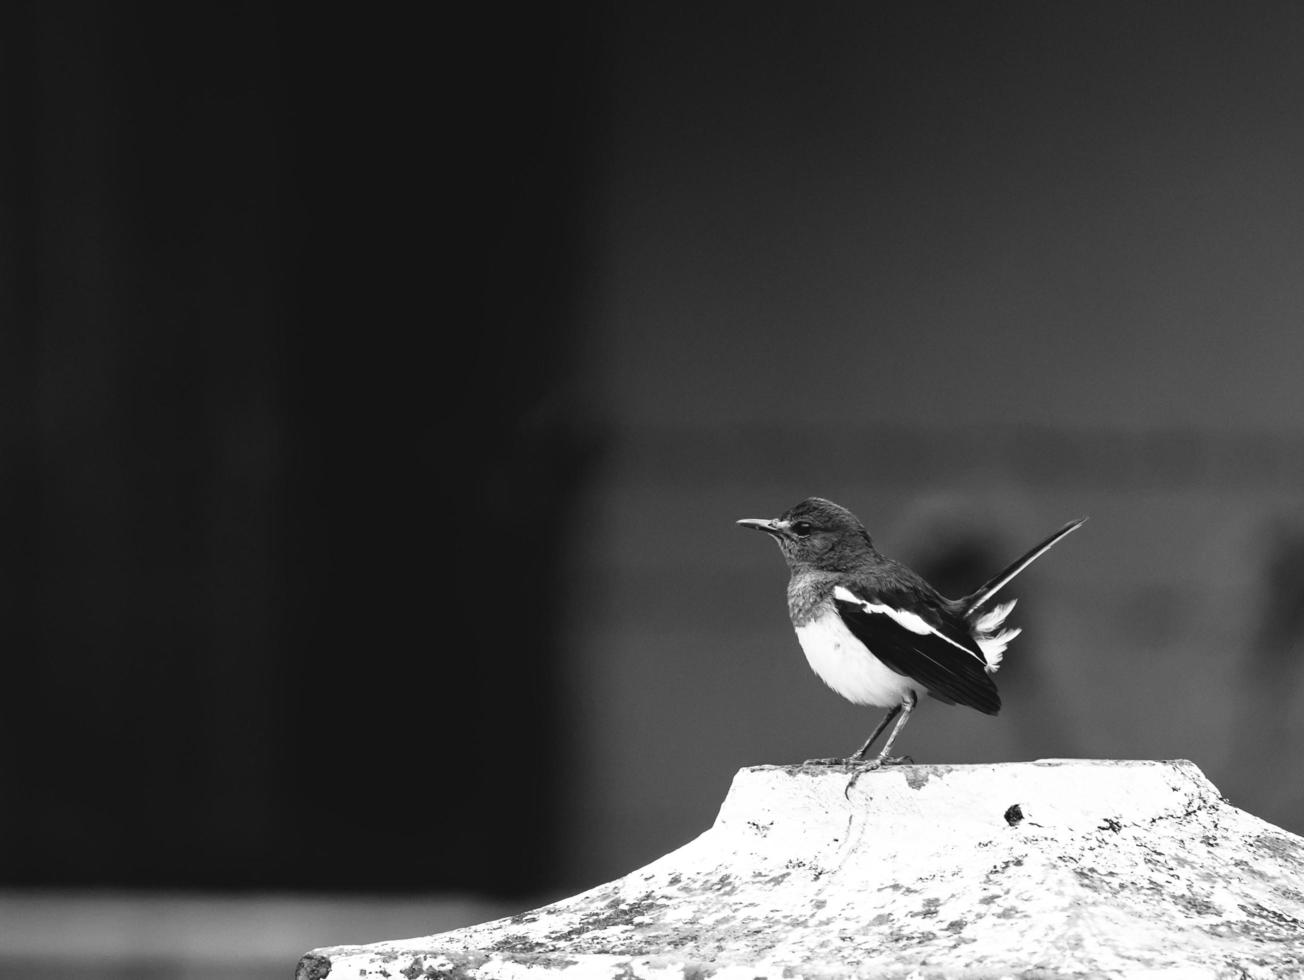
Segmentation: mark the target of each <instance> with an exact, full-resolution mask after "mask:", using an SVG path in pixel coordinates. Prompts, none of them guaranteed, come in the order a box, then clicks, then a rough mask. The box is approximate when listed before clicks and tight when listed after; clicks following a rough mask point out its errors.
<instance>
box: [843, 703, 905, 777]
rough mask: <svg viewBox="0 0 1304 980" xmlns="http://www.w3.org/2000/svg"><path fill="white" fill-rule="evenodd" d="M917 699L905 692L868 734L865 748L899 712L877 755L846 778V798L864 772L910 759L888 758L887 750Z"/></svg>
mask: <svg viewBox="0 0 1304 980" xmlns="http://www.w3.org/2000/svg"><path fill="white" fill-rule="evenodd" d="M918 700H919V698H918V697H917V696H916V694H915V692H914V691H909V692H907V694H906V698H905V700H904V701H902V702H901V704H900V705H898V706H897V707H896V708H894V709H893V710H892V711H891V712H889V713H888V716H887V717H886V718H884V719H883V724H882V725H880V726H879V728H878V731H876V732H874V734H873V735H871V736H870V739H869V742H867V743H866V744H865V748H866V749H867V748H869V745H870V743H872V742H873V741H874V739H876V738H878V733H879V731H882V730H883V729H884V728H885V727H887V723H888V722H889V721H891V720H892V719H893V718H894V717H896V714H897V713H898V712H900V714H901V717H900V718H899V719H897V723H896V727H895V728H893V729H892V733H891V734H890V735H888V737H887V742H886V743H885V744H884V745H883V750H882V751H881V752H879V754H878V757H877V758H874V759H871V760H870V761H869V762H864V763H861V764H860V765H859V766H857V768H856V771H855V772H853V773H852V774H851V778H850V779H849V780H847V787H846V789H844V790H843V791H842V795H843V796H846V797H847V798H848V799H850V796H851V787H852V786H854V785H856V780H857V779H859V778H860V777H861V776H862V775H863V774H864V773H867V772H873V771H874V770H875V769H878V768H880V767H882V766H885V765H893V764H895V763H898V762H908V761H911V760H909V759H907V758H905V757H902V758H899V759H892V758H889V757H888V752H890V751H891V750H892V743H893V742H895V741H896V737H897V735H899V734H900V733H901V729H903V728H905V727H906V722H907V721H909V720H910V712H912V711H914V709H915V703H916V702H917V701H918ZM861 752H862V753H863V752H864V749H861Z"/></svg>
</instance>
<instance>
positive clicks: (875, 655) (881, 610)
mask: <svg viewBox="0 0 1304 980" xmlns="http://www.w3.org/2000/svg"><path fill="white" fill-rule="evenodd" d="M1086 520H1087V518H1086V517H1080V518H1078V519H1077V520H1073V521H1069V523H1067V524H1065V525H1064V526H1063V527H1062V528H1060V529H1059V530H1058V531H1056V532H1055V533H1054V534H1052V535H1050V536H1049V537H1048V538H1046V539H1045V540H1044V541H1042V542H1041V543H1039V544H1038V545H1036V546H1035V547H1033V548H1031V549H1030V550H1029V551H1027V552H1026V553H1024V554H1023V555H1022V556H1021V557H1019V558H1018V559H1017V560H1015V561H1014V562H1012V563H1010V564H1009V565H1007V566H1006V567H1005V568H1004V569H1002V570H1001V571H1000V572H998V573H997V574H995V575H993V576H992V577H991V578H990V579H988V580H987V581H986V582H984V583H983V584H982V585H981V586H980V587H979V588H978V589H977V590H976V591H974V592H972V593H970V594H969V595H967V596H964V597H963V598H960V599H948V598H946V597H945V596H943V595H941V594H940V593H939V592H938V591H937V590H936V589H934V588H933V587H932V586H931V585H929V584H928V582H926V581H925V580H924V579H923V578H922V577H921V576H920V575H919V574H918V573H916V572H915V571H913V570H912V569H910V568H909V567H907V566H906V565H903V564H902V563H900V562H898V561H894V560H893V559H891V558H887V557H885V556H884V555H882V554H880V553H879V551H878V549H877V548H875V547H874V542H873V540H872V539H871V538H870V535H869V532H868V531H867V530H865V525H864V524H862V523H861V522H860V519H859V518H857V517H856V515H855V514H853V513H852V512H851V511H849V510H847V508H845V507H842V506H841V505H839V504H835V503H834V502H833V501H831V500H825V499H824V498H823V497H808V498H806V499H805V500H803V501H801V503H799V504H796V505H795V506H793V507H791V508H789V509H788V510H787V511H786V512H785V513H784V514H783V515H782V516H781V517H777V518H773V519H760V518H744V519H743V520H740V521H738V522H737V523H738V524H739V525H741V526H742V527H745V528H752V529H755V530H757V531H763V532H765V533H766V534H768V535H770V536H771V537H773V538H774V540H775V541H776V542H778V545H779V550H780V551H782V552H783V557H784V559H785V560H786V561H787V563H788V569H789V572H790V577H789V580H788V615H789V617H790V618H791V620H792V625H793V628H794V629H795V630H796V632H797V640H798V642H799V643H800V644H801V648H802V651H803V652H804V653H805V654H806V660H807V662H808V663H809V664H810V667H811V669H812V670H814V672H815V673H816V675H817V676H818V677H819V678H820V680H822V681H823V682H824V683H825V684H827V685H828V686H829V687H830V688H832V689H833V691H835V692H836V693H838V694H840V695H842V697H844V698H846V699H847V700H848V701H850V702H852V703H853V704H857V705H864V706H869V707H878V708H886V709H887V715H886V716H885V717H884V718H883V720H882V721H881V722H880V723H879V725H878V727H876V728H875V729H874V731H873V732H872V733H871V734H870V736H869V738H868V739H866V740H865V744H864V745H862V746H861V747H860V748H859V750H857V751H856V752H855V753H853V754H852V755H851V756H848V757H847V758H835V759H811V760H808V761H807V763H806V764H807V765H815V764H841V765H845V766H846V767H848V768H849V769H852V768H853V767H854V771H853V773H852V776H851V779H850V780H849V781H848V783H847V786H846V789H845V792H846V793H848V794H849V793H850V791H851V787H852V786H853V785H854V784H855V781H856V780H857V779H858V778H859V777H860V776H861V775H862V774H863V773H865V772H872V771H874V770H876V769H879V768H880V767H882V766H884V765H890V764H896V763H901V762H909V761H912V760H910V759H908V758H905V757H902V758H894V757H892V756H891V755H889V753H890V752H891V749H892V745H893V744H894V743H895V742H896V739H897V736H898V735H900V734H901V730H902V729H903V728H904V727H905V725H906V722H907V721H909V720H910V715H911V712H913V711H914V709H915V706H916V704H917V703H918V701H919V696H920V695H922V694H927V695H929V696H930V697H932V698H935V699H936V700H938V701H941V702H942V703H944V704H962V705H965V706H966V707H970V708H975V709H977V710H978V711H981V712H983V713H984V714H989V715H995V714H997V713H998V712H999V711H1000V710H1001V696H1000V694H999V693H998V691H997V689H996V684H995V682H994V681H993V680H992V674H994V673H995V672H996V670H997V668H998V667H1000V665H1001V659H1002V657H1003V656H1004V654H1005V649H1006V647H1007V646H1008V645H1009V644H1010V641H1012V640H1013V639H1014V638H1015V637H1016V636H1018V635H1019V633H1020V632H1022V631H1021V630H1019V629H1010V628H1008V627H1006V626H1005V620H1006V618H1007V617H1008V616H1009V614H1010V611H1011V610H1012V609H1013V608H1014V604H1015V601H1016V600H1013V599H1011V600H1008V601H1006V602H1003V603H1000V604H996V605H993V604H992V599H993V597H994V596H995V595H996V593H997V592H999V591H1000V590H1001V589H1002V588H1004V587H1005V586H1006V585H1008V584H1009V582H1010V580H1011V579H1013V578H1014V577H1015V576H1016V575H1018V574H1019V573H1020V572H1022V571H1023V570H1024V569H1025V568H1027V567H1028V566H1029V565H1031V564H1032V563H1033V562H1034V561H1036V560H1037V559H1038V558H1040V557H1041V556H1042V555H1043V554H1045V553H1046V552H1047V551H1048V550H1049V549H1050V548H1052V547H1054V545H1056V544H1058V543H1059V542H1060V541H1061V540H1062V539H1063V538H1064V537H1066V536H1067V535H1069V534H1071V533H1072V532H1074V531H1076V530H1077V529H1078V528H1080V527H1081V526H1082V525H1083V524H1084V523H1085V522H1086ZM894 720H895V721H896V725H895V726H894V727H893V728H892V731H891V732H890V733H889V735H888V737H887V741H886V742H885V743H884V744H883V748H882V750H881V751H880V752H879V753H878V755H877V756H876V757H874V758H868V754H869V750H870V748H871V746H873V744H874V743H875V742H876V741H877V740H878V738H879V736H880V735H882V734H883V732H884V731H885V730H886V729H887V727H888V725H891V724H892V722H893V721H894Z"/></svg>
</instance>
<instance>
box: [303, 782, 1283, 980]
mask: <svg viewBox="0 0 1304 980" xmlns="http://www.w3.org/2000/svg"><path fill="white" fill-rule="evenodd" d="M846 782H847V777H846V775H845V773H844V772H842V771H841V770H840V769H827V768H817V767H811V768H805V767H800V766H789V767H779V766H758V767H755V768H751V769H743V770H741V771H740V772H739V773H738V774H737V776H736V777H735V778H734V783H733V787H732V788H731V789H730V791H729V795H728V797H727V799H726V800H725V802H724V805H723V807H722V808H721V810H720V815H719V817H718V818H717V819H716V822H715V826H713V827H712V828H711V829H710V830H708V831H707V832H706V833H704V834H702V835H701V836H700V837H698V838H697V839H696V840H694V841H692V842H691V843H689V844H687V845H685V846H684V847H681V848H679V849H678V850H676V851H672V852H671V853H669V854H667V855H666V856H665V857H663V858H661V859H659V860H657V861H654V862H653V863H652V864H649V865H647V866H646V867H644V868H641V869H640V870H638V871H635V872H633V873H632V874H629V875H627V876H625V877H624V878H621V879H619V880H617V881H613V882H609V883H608V884H605V885H601V886H599V887H598V888H594V889H592V890H591V891H587V892H584V893H583V894H580V895H576V896H575V897H573V898H569V899H566V900H565V901H562V902H558V903H556V904H555V905H549V906H546V907H544V908H540V909H536V910H534V911H532V912H526V913H523V914H521V915H517V916H513V917H511V918H507V919H500V920H498V921H496V922H488V923H484V924H482V925H478V926H472V927H470V928H467V929H459V930H457V931H455V932H448V933H444V934H442V935H437V936H428V937H424V938H421V939H408V940H397V941H392V942H383V943H376V944H373V945H368V946H353V947H349V946H335V947H328V948H324V949H318V950H315V951H313V952H312V953H310V954H309V955H308V956H307V957H305V958H304V960H303V961H302V962H301V964H300V976H301V977H314V978H321V977H326V976H329V977H330V980H341V978H353V977H367V978H378V977H394V978H399V977H403V978H406V980H415V978H418V977H465V978H468V980H488V978H495V980H516V978H521V980H526V978H537V977H543V976H546V975H550V974H557V973H564V974H566V975H567V976H574V977H584V978H595V980H596V978H613V980H614V978H629V977H648V978H654V977H655V978H665V980H670V978H681V977H682V978H687V980H697V978H705V977H714V978H719V980H735V978H736V980H752V978H754V977H772V978H779V977H844V976H845V977H870V976H872V977H903V978H904V977H911V978H925V977H1007V976H1016V977H1035V978H1049V977H1109V976H1127V977H1137V976H1144V977H1152V978H1157V977H1165V978H1177V977H1182V978H1202V977H1250V978H1260V977H1262V978H1265V980H1266V978H1269V977H1283V976H1297V975H1298V976H1304V838H1300V837H1296V836H1295V835H1293V834H1290V833H1288V832H1286V831H1284V830H1282V829H1280V828H1278V827H1275V826H1273V825H1271V824H1268V823H1265V822H1264V821H1262V820H1259V819H1258V818H1257V817H1254V816H1252V815H1250V814H1248V813H1245V812H1244V811H1242V810H1238V809H1236V808H1235V807H1233V806H1230V805H1229V804H1228V803H1227V802H1226V801H1224V800H1223V799H1221V798H1220V796H1219V794H1218V791H1217V789H1215V787H1214V786H1213V785H1212V784H1211V783H1209V781H1208V780H1207V779H1205V778H1204V776H1203V774H1202V773H1201V772H1200V771H1199V769H1197V768H1196V767H1195V766H1194V765H1192V764H1191V763H1189V762H1116V761H1090V760H1043V761H1039V762H1030V763H1010V764H1004V765H974V766H899V767H893V768H889V769H884V770H882V771H880V772H876V773H871V774H869V775H867V776H865V777H862V778H861V779H860V781H859V782H858V783H857V784H856V786H855V787H854V788H853V790H852V792H851V799H850V800H849V801H848V800H846V799H844V798H843V788H844V786H845V785H846ZM327 970H328V971H329V972H326V971H327Z"/></svg>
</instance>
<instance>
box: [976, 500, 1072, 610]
mask: <svg viewBox="0 0 1304 980" xmlns="http://www.w3.org/2000/svg"><path fill="white" fill-rule="evenodd" d="M1086 522H1087V519H1086V518H1085V517H1079V518H1078V519H1077V520H1076V521H1069V522H1068V523H1067V524H1065V525H1064V526H1063V527H1062V528H1060V529H1059V530H1058V531H1056V532H1055V533H1054V534H1052V535H1051V536H1050V537H1048V538H1047V539H1046V540H1045V541H1043V542H1041V544H1039V545H1037V546H1036V547H1035V548H1032V549H1031V550H1030V551H1028V552H1027V553H1026V554H1024V555H1023V556H1022V557H1020V558H1019V559H1018V560H1017V561H1014V562H1012V563H1011V564H1010V565H1008V566H1007V567H1006V568H1005V569H1003V570H1002V571H1000V572H998V573H997V574H996V575H994V576H992V577H991V578H990V579H988V580H987V581H986V582H985V583H983V586H982V588H980V589H979V590H978V591H977V592H974V593H973V594H972V595H969V596H966V597H965V598H964V599H962V600H960V601H961V602H962V603H963V604H964V614H965V616H968V617H972V616H973V615H974V613H975V612H977V610H978V609H979V607H981V606H982V605H983V604H984V603H986V602H987V600H988V599H990V598H991V597H992V596H994V595H995V594H996V593H997V591H999V590H1000V589H1002V588H1004V587H1005V585H1007V584H1008V583H1009V581H1010V579H1012V578H1014V576H1016V575H1018V574H1019V573H1020V572H1021V571H1023V570H1024V569H1025V568H1027V567H1028V566H1029V565H1031V564H1032V563H1033V562H1034V561H1036V560H1037V559H1038V558H1040V557H1041V556H1042V555H1044V554H1045V553H1046V552H1047V551H1049V550H1050V549H1051V548H1052V547H1054V546H1055V545H1056V544H1057V543H1058V542H1059V540H1060V539H1061V538H1063V537H1065V536H1067V535H1069V534H1071V533H1072V532H1074V531H1076V530H1077V529H1078V528H1080V527H1081V526H1082V525H1083V524H1085V523H1086ZM999 608H1000V609H1004V613H1005V614H1008V613H1009V611H1010V610H1009V609H1008V608H1005V607H1003V606H1002V607H999ZM997 611H998V610H995V609H994V610H992V611H991V612H990V613H984V614H983V619H984V620H986V619H989V618H991V619H994V622H993V623H992V626H993V628H995V627H996V626H997V625H998V624H999V623H1000V622H1001V620H1004V618H1005V615H1004V614H1002V615H1001V616H1000V617H995V616H994V615H993V614H994V613H996V612H997ZM980 621H981V620H980Z"/></svg>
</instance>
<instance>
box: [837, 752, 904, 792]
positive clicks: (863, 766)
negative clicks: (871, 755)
mask: <svg viewBox="0 0 1304 980" xmlns="http://www.w3.org/2000/svg"><path fill="white" fill-rule="evenodd" d="M914 761H915V760H914V759H912V758H910V756H908V755H894V756H889V757H887V758H884V757H882V756H879V757H878V758H877V759H868V760H866V761H864V762H861V761H860V760H858V759H847V760H846V762H847V768H848V769H850V768H852V767H853V766H854V767H855V772H853V773H852V774H851V778H850V779H848V780H847V785H846V786H845V787H844V788H843V790H842V795H843V797H844V798H846V799H848V800H849V799H851V787H853V786H855V785H856V780H857V779H859V778H860V777H861V776H863V775H864V774H865V773H867V772H873V771H874V770H876V769H881V768H883V767H884V766H900V765H913V764H914Z"/></svg>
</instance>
